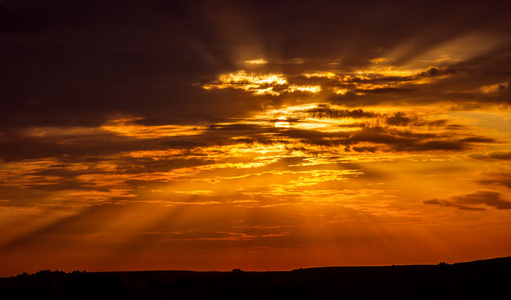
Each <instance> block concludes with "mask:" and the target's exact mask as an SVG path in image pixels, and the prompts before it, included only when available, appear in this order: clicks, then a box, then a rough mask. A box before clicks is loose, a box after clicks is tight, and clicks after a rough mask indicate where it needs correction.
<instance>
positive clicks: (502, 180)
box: [477, 173, 511, 189]
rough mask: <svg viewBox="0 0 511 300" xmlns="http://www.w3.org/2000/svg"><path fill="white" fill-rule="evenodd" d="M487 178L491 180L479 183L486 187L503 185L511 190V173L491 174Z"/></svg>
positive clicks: (483, 180)
mask: <svg viewBox="0 0 511 300" xmlns="http://www.w3.org/2000/svg"><path fill="white" fill-rule="evenodd" d="M487 177H489V178H488V179H482V180H478V181H477V182H478V183H480V184H484V185H494V184H497V185H503V186H506V187H507V188H510V189H511V173H491V174H488V175H487Z"/></svg>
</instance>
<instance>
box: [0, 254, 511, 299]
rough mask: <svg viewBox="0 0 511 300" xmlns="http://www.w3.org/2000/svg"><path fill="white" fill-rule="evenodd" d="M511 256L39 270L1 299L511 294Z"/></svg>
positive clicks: (11, 284) (2, 281) (0, 281)
mask: <svg viewBox="0 0 511 300" xmlns="http://www.w3.org/2000/svg"><path fill="white" fill-rule="evenodd" d="M510 289H511V257H506V258H497V259H491V260H482V261H474V262H468V263H456V264H452V265H449V264H445V263H440V264H438V265H417V266H389V267H327V268H311V269H299V270H293V271H288V272H244V271H241V270H238V269H235V270H233V271H232V272H192V271H145V272H94V273H93V272H91V273H89V272H79V271H75V272H72V273H64V272H60V271H55V272H51V271H40V272H38V273H36V274H22V275H18V276H15V277H9V278H0V299H511V291H510Z"/></svg>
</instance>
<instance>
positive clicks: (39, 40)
mask: <svg viewBox="0 0 511 300" xmlns="http://www.w3.org/2000/svg"><path fill="white" fill-rule="evenodd" d="M510 9H511V4H510V3H509V1H401V0H395V1H298V0H293V1H283V0H277V1H163V0H161V1H160V0H149V1H132V0H126V1H92V0H91V1H78V0H66V1H57V0H55V1H46V0H29V1H11V0H2V1H0V44H1V45H2V46H1V47H0V64H1V68H0V82H1V83H2V84H1V87H0V89H1V96H0V97H1V100H0V101H1V109H0V232H1V234H0V276H11V275H17V274H20V273H23V272H29V273H30V272H37V271H39V270H43V269H51V270H63V271H72V270H87V271H120V270H199V271H200V270H218V271H225V270H232V269H234V268H240V269H243V270H258V271H262V270H292V269H296V268H306V267H320V266H361V265H393V264H396V265H398V264H437V263H439V262H448V263H454V262H461V261H470V260H477V259H485V258H493V257H502V256H509V255H511V238H510V237H511V236H510V232H511V114H510V112H511V36H510V35H509V32H511V21H510V19H509V11H510Z"/></svg>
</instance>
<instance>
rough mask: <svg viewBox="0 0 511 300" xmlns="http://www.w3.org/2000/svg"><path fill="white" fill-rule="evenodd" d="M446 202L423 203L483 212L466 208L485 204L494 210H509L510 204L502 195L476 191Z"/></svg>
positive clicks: (475, 208) (430, 201) (453, 197)
mask: <svg viewBox="0 0 511 300" xmlns="http://www.w3.org/2000/svg"><path fill="white" fill-rule="evenodd" d="M450 199H451V200H450V201H448V200H438V199H431V200H426V201H423V203H424V204H432V205H439V206H444V207H455V208H458V209H463V210H484V208H480V207H473V206H466V205H477V204H485V205H487V206H492V207H495V208H496V209H511V202H510V201H506V200H504V199H502V194H500V193H497V192H492V191H477V192H475V193H471V194H466V195H460V196H452V197H450Z"/></svg>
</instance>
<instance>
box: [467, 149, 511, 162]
mask: <svg viewBox="0 0 511 300" xmlns="http://www.w3.org/2000/svg"><path fill="white" fill-rule="evenodd" d="M468 157H470V158H473V159H478V160H511V151H494V152H489V153H474V154H469V155H468Z"/></svg>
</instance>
